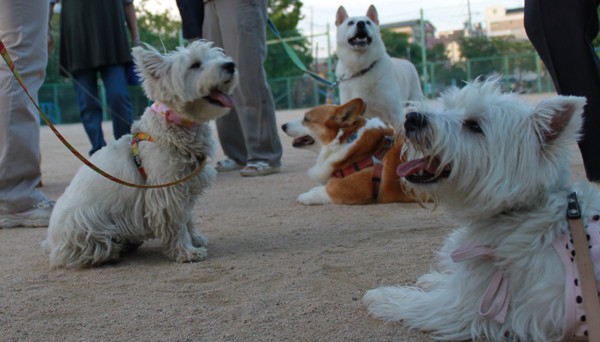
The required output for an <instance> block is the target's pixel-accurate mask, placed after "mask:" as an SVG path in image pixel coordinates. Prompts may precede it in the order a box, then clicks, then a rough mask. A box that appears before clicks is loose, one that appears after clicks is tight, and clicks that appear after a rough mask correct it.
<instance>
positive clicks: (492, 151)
mask: <svg viewBox="0 0 600 342" xmlns="http://www.w3.org/2000/svg"><path fill="white" fill-rule="evenodd" d="M584 104H585V99H584V98H578V97H563V96H557V97H554V98H551V99H547V100H543V101H541V102H540V103H539V104H537V105H536V106H532V105H529V104H527V103H525V102H523V101H522V100H520V99H519V98H518V97H516V96H513V95H511V94H501V93H500V91H499V87H498V84H497V83H496V82H495V81H493V80H491V81H490V80H488V81H476V82H474V83H471V84H468V85H467V86H466V87H464V88H463V89H461V90H459V89H453V90H450V91H449V92H447V93H446V94H444V95H443V97H442V99H441V103H439V104H438V105H437V106H436V105H431V104H429V103H426V102H421V103H415V104H414V106H413V108H412V111H414V112H418V113H420V114H422V115H424V118H425V120H426V124H425V125H424V127H423V128H421V129H419V130H411V131H407V132H406V135H407V140H408V143H409V144H410V145H411V146H412V147H414V148H415V149H416V150H418V151H419V152H423V153H424V154H425V155H432V156H437V157H438V158H439V159H440V160H441V165H440V167H439V170H438V171H439V172H441V170H442V168H443V167H444V166H446V165H450V166H451V173H450V175H449V177H447V178H443V177H442V178H439V179H438V181H437V182H432V183H411V184H410V185H411V186H412V187H414V188H415V189H416V190H417V191H420V192H423V193H425V194H427V195H430V196H432V197H433V198H435V199H436V200H438V201H439V202H440V204H441V205H443V206H445V208H446V209H448V210H447V213H448V215H449V216H450V217H451V218H453V219H454V220H456V221H457V222H458V223H459V224H460V225H461V226H460V228H458V229H457V230H455V231H454V232H453V233H451V234H450V235H449V236H448V237H447V238H446V240H445V243H444V246H443V247H442V249H441V251H440V252H439V259H440V260H439V268H438V269H437V270H434V271H431V272H430V273H428V274H425V275H424V276H422V277H421V278H420V279H419V280H418V281H417V287H406V286H402V287H381V288H378V289H374V290H370V291H368V292H367V293H366V294H365V296H364V302H365V304H366V305H367V306H368V309H369V312H370V313H371V314H372V315H373V316H374V317H377V318H380V319H383V320H386V321H403V323H404V324H406V325H408V326H409V327H411V328H415V329H421V330H426V331H430V332H432V334H433V336H434V337H435V338H437V339H440V340H467V339H473V340H479V339H485V340H489V341H555V340H558V339H560V338H561V336H562V334H563V323H564V321H563V316H564V303H565V297H564V296H565V286H564V281H565V280H564V279H565V272H564V269H563V267H562V266H561V265H562V264H561V261H560V259H559V257H558V255H557V254H556V252H555V250H554V249H553V247H552V242H553V240H554V239H555V237H557V236H559V235H560V234H562V233H565V232H566V231H567V230H568V222H567V220H566V206H567V195H568V194H569V193H570V192H572V191H577V194H578V197H579V201H580V205H581V208H582V210H583V213H584V220H586V221H587V220H588V218H590V217H591V216H592V215H595V214H600V196H599V195H598V193H597V191H596V190H595V189H594V186H593V185H591V184H589V183H582V184H580V185H578V186H575V187H573V186H571V185H570V184H569V183H568V180H569V163H568V160H569V154H570V146H571V145H572V144H573V143H575V141H576V138H577V136H578V131H579V129H580V127H581V122H582V118H581V114H582V111H583V106H584ZM470 120H471V121H470ZM473 120H474V121H475V122H477V123H478V124H479V126H480V127H481V129H482V131H483V134H479V133H476V132H474V131H473V130H471V129H469V127H468V124H467V123H468V122H472V121H473ZM467 244H472V245H481V246H489V247H492V248H493V250H494V254H495V255H496V256H497V257H498V258H499V259H498V261H496V262H495V261H493V260H492V259H491V258H486V257H478V258H474V259H471V260H467V261H462V262H457V263H455V262H453V261H452V260H451V259H450V253H452V252H453V251H454V250H456V249H457V248H459V247H461V246H465V245H467ZM498 268H504V270H505V280H507V281H508V282H509V292H510V302H509V307H508V313H507V316H506V320H505V322H504V323H503V324H501V323H498V322H497V321H495V320H493V319H492V318H485V317H483V316H481V315H479V313H478V306H479V301H480V300H481V297H482V294H483V292H484V291H485V289H486V287H487V286H488V284H489V283H490V279H491V278H492V276H493V274H494V273H495V272H496V270H497V269H498Z"/></svg>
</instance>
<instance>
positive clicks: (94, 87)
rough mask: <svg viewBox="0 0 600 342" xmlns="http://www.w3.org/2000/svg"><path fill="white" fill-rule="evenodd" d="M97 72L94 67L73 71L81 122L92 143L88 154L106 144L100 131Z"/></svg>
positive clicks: (100, 116) (100, 108)
mask: <svg viewBox="0 0 600 342" xmlns="http://www.w3.org/2000/svg"><path fill="white" fill-rule="evenodd" d="M97 73H98V71H97V70H96V69H87V70H79V71H76V72H73V78H74V80H73V87H74V88H75V94H76V95H77V104H78V105H79V115H80V119H81V123H82V124H83V128H84V129H85V133H86V134H87V136H88V139H89V140H90V143H91V144H92V149H91V150H90V152H89V153H90V156H91V155H92V154H94V153H95V152H96V151H98V150H99V149H101V148H102V147H103V146H104V145H106V142H105V141H104V135H103V133H102V103H100V102H99V101H100V97H99V96H98V79H97Z"/></svg>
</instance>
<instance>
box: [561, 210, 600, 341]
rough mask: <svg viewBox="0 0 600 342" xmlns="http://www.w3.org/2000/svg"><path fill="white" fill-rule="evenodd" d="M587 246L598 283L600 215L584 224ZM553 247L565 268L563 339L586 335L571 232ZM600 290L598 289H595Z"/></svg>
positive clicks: (599, 271)
mask: <svg viewBox="0 0 600 342" xmlns="http://www.w3.org/2000/svg"><path fill="white" fill-rule="evenodd" d="M585 231H586V237H587V240H588V247H589V251H590V255H591V257H592V263H593V265H594V273H595V278H596V284H600V283H599V281H600V216H598V215H595V216H593V217H592V219H591V220H589V222H588V224H587V225H586V226H585ZM554 249H555V250H556V253H558V255H559V256H560V260H561V261H562V264H563V266H564V268H565V274H566V279H565V319H564V322H565V327H564V334H563V340H568V339H569V338H571V337H584V336H587V324H586V319H585V310H584V307H583V297H582V294H581V286H580V283H579V270H578V269H577V264H576V263H575V249H574V247H573V238H572V237H571V234H563V235H561V236H560V237H559V238H558V239H556V240H555V241H554ZM596 290H597V291H600V289H596Z"/></svg>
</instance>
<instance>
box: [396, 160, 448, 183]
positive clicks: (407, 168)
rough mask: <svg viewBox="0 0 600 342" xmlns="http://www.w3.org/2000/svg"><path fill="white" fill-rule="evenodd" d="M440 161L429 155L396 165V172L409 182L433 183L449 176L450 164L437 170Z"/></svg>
mask: <svg viewBox="0 0 600 342" xmlns="http://www.w3.org/2000/svg"><path fill="white" fill-rule="evenodd" d="M439 167H440V161H439V159H437V158H431V156H428V157H425V158H421V159H414V160H411V161H407V162H406V163H403V164H401V165H399V166H398V168H397V169H396V174H397V175H398V176H400V177H404V178H405V179H406V180H407V181H409V182H411V183H435V182H437V181H438V180H439V179H441V178H448V176H450V171H451V168H450V165H446V166H444V168H443V169H442V171H441V172H440V171H439Z"/></svg>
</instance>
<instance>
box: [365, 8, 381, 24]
mask: <svg viewBox="0 0 600 342" xmlns="http://www.w3.org/2000/svg"><path fill="white" fill-rule="evenodd" d="M367 17H368V18H369V19H371V21H372V22H374V23H375V24H376V25H379V15H378V14H377V9H376V8H375V6H373V5H371V6H369V9H368V10H367Z"/></svg>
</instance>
